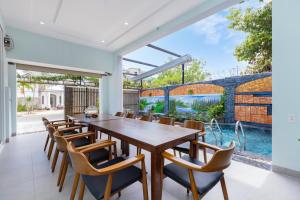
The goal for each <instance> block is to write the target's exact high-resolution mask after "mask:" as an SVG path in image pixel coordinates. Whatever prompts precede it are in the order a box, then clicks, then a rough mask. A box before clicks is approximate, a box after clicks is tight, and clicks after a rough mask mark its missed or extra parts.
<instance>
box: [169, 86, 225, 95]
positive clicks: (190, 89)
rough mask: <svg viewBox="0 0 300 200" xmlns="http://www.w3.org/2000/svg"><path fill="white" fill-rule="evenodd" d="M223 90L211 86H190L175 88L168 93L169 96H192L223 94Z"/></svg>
mask: <svg viewBox="0 0 300 200" xmlns="http://www.w3.org/2000/svg"><path fill="white" fill-rule="evenodd" d="M223 93H224V88H223V87H221V86H218V85H213V84H192V85H184V86H180V87H177V88H175V89H173V90H171V91H170V96H175V95H193V94H223Z"/></svg>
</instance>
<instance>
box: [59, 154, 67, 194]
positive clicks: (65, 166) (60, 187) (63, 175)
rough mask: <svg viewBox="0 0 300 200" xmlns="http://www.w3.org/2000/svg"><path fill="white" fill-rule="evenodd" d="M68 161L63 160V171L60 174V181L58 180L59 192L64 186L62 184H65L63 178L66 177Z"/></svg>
mask: <svg viewBox="0 0 300 200" xmlns="http://www.w3.org/2000/svg"><path fill="white" fill-rule="evenodd" d="M68 166H69V165H68V161H67V159H66V160H65V164H64V171H63V173H62V174H61V180H60V184H59V192H61V191H62V188H63V186H64V182H65V178H66V175H67V171H68Z"/></svg>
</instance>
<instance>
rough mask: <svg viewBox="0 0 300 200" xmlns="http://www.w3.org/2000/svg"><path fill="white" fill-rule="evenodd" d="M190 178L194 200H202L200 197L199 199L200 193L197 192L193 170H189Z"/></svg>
mask: <svg viewBox="0 0 300 200" xmlns="http://www.w3.org/2000/svg"><path fill="white" fill-rule="evenodd" d="M189 178H190V183H191V190H192V194H193V200H200V197H199V195H198V191H197V186H196V182H195V178H194V174H193V170H191V169H189Z"/></svg>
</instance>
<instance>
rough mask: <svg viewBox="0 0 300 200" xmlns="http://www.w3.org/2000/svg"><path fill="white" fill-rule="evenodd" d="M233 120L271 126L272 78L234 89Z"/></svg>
mask: <svg viewBox="0 0 300 200" xmlns="http://www.w3.org/2000/svg"><path fill="white" fill-rule="evenodd" d="M235 120H237V121H243V122H251V123H258V124H269V125H271V124H272V77H266V78H261V79H257V80H254V81H250V82H247V83H244V84H241V85H240V86H238V87H237V88H236V89H235Z"/></svg>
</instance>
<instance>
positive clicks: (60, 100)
mask: <svg viewBox="0 0 300 200" xmlns="http://www.w3.org/2000/svg"><path fill="white" fill-rule="evenodd" d="M59 104H60V105H61V96H59Z"/></svg>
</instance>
